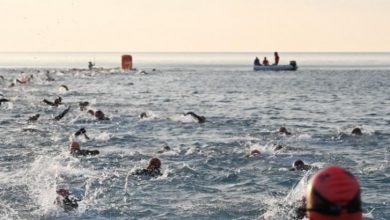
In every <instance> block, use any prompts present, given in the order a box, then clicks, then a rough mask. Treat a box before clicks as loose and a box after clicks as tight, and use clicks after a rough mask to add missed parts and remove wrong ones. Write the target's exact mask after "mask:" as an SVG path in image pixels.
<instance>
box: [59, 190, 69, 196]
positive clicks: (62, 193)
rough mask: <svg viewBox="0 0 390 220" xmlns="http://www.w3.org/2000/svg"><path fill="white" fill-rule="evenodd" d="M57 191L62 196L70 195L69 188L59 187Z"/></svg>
mask: <svg viewBox="0 0 390 220" xmlns="http://www.w3.org/2000/svg"><path fill="white" fill-rule="evenodd" d="M56 192H57V194H58V195H60V196H62V197H65V196H69V195H70V193H69V190H67V189H58V190H57V191H56Z"/></svg>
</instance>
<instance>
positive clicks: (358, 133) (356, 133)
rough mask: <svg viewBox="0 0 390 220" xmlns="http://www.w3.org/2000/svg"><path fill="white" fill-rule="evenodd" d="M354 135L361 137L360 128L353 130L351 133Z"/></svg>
mask: <svg viewBox="0 0 390 220" xmlns="http://www.w3.org/2000/svg"><path fill="white" fill-rule="evenodd" d="M351 133H352V134H354V135H362V134H363V133H362V130H361V129H360V128H354V129H353V130H352V132H351Z"/></svg>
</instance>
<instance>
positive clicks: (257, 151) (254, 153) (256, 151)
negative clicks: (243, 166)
mask: <svg viewBox="0 0 390 220" xmlns="http://www.w3.org/2000/svg"><path fill="white" fill-rule="evenodd" d="M259 154H261V152H260V151H259V150H258V149H254V150H252V151H251V155H259Z"/></svg>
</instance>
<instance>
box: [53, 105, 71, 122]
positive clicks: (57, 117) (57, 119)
mask: <svg viewBox="0 0 390 220" xmlns="http://www.w3.org/2000/svg"><path fill="white" fill-rule="evenodd" d="M69 110H70V106H69V107H68V108H67V109H65V110H64V111H63V112H62V113H61V114H59V115H57V116H56V117H55V118H54V120H56V121H59V120H61V119H62V118H63V117H64V116H65V115H66V114H67V113H68V112H69Z"/></svg>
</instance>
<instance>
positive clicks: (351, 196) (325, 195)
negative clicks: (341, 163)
mask: <svg viewBox="0 0 390 220" xmlns="http://www.w3.org/2000/svg"><path fill="white" fill-rule="evenodd" d="M306 197H307V206H306V208H307V216H308V217H309V219H310V220H361V219H362V208H361V200H360V186H359V183H358V181H357V179H356V178H355V177H354V176H353V175H352V174H351V173H349V172H348V171H346V170H345V169H343V168H341V167H338V166H330V167H327V168H325V169H323V170H320V171H319V172H318V173H316V174H315V175H314V176H313V177H312V178H311V180H310V183H309V185H308V188H307V195H306Z"/></svg>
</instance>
